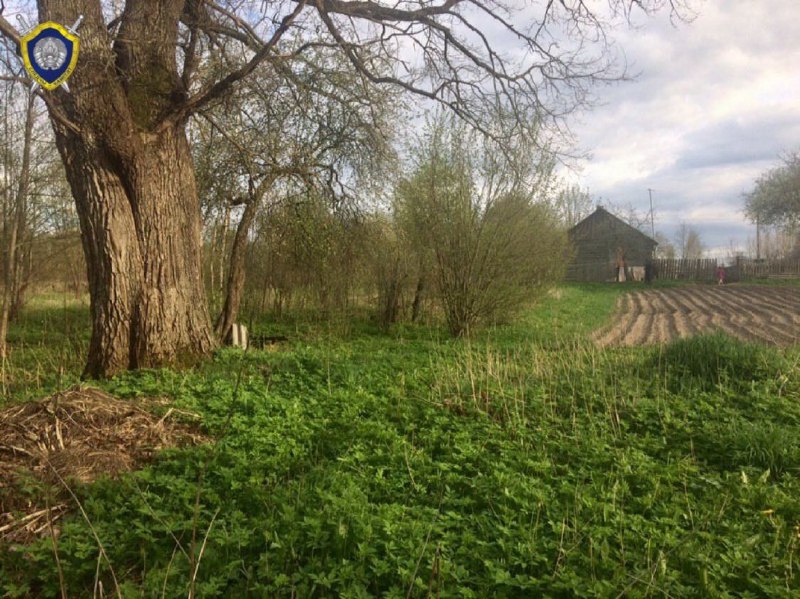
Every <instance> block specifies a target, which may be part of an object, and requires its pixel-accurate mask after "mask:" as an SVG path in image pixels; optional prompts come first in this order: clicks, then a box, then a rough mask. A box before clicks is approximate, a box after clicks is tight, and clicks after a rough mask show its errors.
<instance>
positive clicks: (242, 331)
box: [230, 324, 247, 349]
mask: <svg viewBox="0 0 800 599" xmlns="http://www.w3.org/2000/svg"><path fill="white" fill-rule="evenodd" d="M230 343H231V345H233V346H234V347H241V348H242V349H247V327H246V326H244V325H243V324H234V325H233V326H231V336H230Z"/></svg>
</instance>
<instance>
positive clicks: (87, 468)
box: [0, 387, 208, 541]
mask: <svg viewBox="0 0 800 599" xmlns="http://www.w3.org/2000/svg"><path fill="white" fill-rule="evenodd" d="M167 404H168V400H155V399H148V400H143V399H137V400H136V401H135V402H133V401H123V400H119V399H116V398H114V397H112V396H111V395H108V394H107V393H104V392H103V391H100V390H98V389H91V388H81V387H76V388H73V389H69V390H67V391H64V392H61V393H57V394H55V395H53V396H52V397H48V398H45V399H42V400H39V401H33V402H28V403H25V404H21V405H15V406H11V407H9V408H6V409H5V410H2V411H0V540H12V541H21V540H24V539H25V538H26V537H30V536H35V535H38V534H41V533H42V532H47V530H48V529H49V527H50V525H51V523H52V521H53V520H54V519H55V518H57V517H58V516H60V515H61V514H62V513H63V512H64V511H66V509H67V504H66V503H65V502H61V503H57V504H55V505H52V506H50V507H49V508H47V507H44V506H42V505H35V504H32V503H31V501H30V499H23V498H22V497H21V494H20V493H19V491H18V485H19V484H20V482H21V481H23V480H24V479H25V478H26V477H30V476H33V477H34V478H35V479H36V480H38V481H41V482H43V483H45V484H47V485H55V486H61V487H63V485H64V483H65V482H66V483H69V481H75V480H77V481H80V482H84V483H85V482H91V481H92V480H94V479H96V478H98V477H99V476H101V475H110V476H115V475H117V474H119V473H120V472H125V471H128V470H132V469H134V468H137V467H140V466H141V465H142V464H144V463H146V462H147V461H149V460H151V459H152V457H153V456H154V454H155V453H156V452H157V451H159V450H161V449H164V448H167V447H176V446H185V445H196V444H199V443H203V442H206V441H208V438H207V437H206V436H204V435H202V434H201V433H199V432H198V430H197V426H195V425H192V424H187V423H186V422H185V420H186V417H190V418H196V415H194V414H189V413H187V412H183V411H180V410H176V409H174V408H169V409H168V410H167V411H166V412H165V413H164V415H163V416H161V417H158V416H155V415H154V414H153V413H152V412H151V411H150V410H153V409H157V408H159V407H162V408H163V407H166V405H167ZM176 416H183V417H184V418H182V419H181V420H183V422H182V421H179V420H177V419H176ZM59 496H60V497H62V498H63V497H64V494H63V493H60V494H59ZM48 514H49V517H48Z"/></svg>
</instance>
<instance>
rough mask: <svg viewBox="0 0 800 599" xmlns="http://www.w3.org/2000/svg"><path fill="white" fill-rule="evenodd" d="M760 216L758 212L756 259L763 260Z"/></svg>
mask: <svg viewBox="0 0 800 599" xmlns="http://www.w3.org/2000/svg"><path fill="white" fill-rule="evenodd" d="M759 220H760V218H759V216H758V214H756V260H761V227H760V224H761V223H760V222H759Z"/></svg>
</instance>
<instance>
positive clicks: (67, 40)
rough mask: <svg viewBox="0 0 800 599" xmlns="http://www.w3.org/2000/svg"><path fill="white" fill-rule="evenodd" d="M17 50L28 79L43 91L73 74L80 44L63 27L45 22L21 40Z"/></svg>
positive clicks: (50, 88) (77, 39)
mask: <svg viewBox="0 0 800 599" xmlns="http://www.w3.org/2000/svg"><path fill="white" fill-rule="evenodd" d="M73 31H74V28H73ZM19 47H20V54H22V62H23V63H24V64H25V70H26V71H28V74H29V75H30V76H31V78H32V79H33V80H34V81H35V82H36V83H38V84H39V85H41V86H42V87H43V88H44V89H47V90H53V89H55V88H57V87H58V86H59V85H61V84H62V83H64V82H65V81H66V80H67V79H68V78H69V76H70V75H72V71H74V70H75V65H76V64H77V63H78V50H79V48H80V40H79V38H78V36H77V35H75V34H74V33H73V32H72V31H70V30H69V29H67V28H66V27H63V26H62V25H59V24H58V23H54V22H53V21H48V22H47V23H42V24H41V25H39V26H37V27H35V28H34V29H33V30H32V31H30V32H29V33H27V34H25V35H24V36H23V37H21V38H20V41H19Z"/></svg>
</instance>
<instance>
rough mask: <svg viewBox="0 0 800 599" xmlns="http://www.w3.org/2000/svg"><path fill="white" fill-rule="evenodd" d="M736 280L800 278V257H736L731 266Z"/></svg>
mask: <svg viewBox="0 0 800 599" xmlns="http://www.w3.org/2000/svg"><path fill="white" fill-rule="evenodd" d="M733 270H734V271H735V273H734V274H735V275H736V277H737V279H738V280H740V281H746V280H748V279H800V259H798V258H795V259H793V260H790V259H785V260H755V259H753V258H736V264H735V265H734V266H733Z"/></svg>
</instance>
